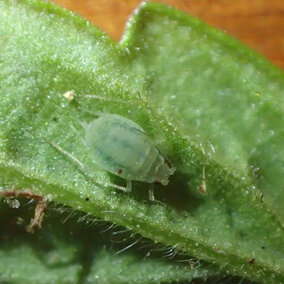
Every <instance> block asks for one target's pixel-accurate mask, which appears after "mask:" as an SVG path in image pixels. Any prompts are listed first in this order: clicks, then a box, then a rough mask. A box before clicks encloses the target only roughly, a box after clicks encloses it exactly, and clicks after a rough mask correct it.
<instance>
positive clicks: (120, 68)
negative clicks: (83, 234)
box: [0, 0, 284, 283]
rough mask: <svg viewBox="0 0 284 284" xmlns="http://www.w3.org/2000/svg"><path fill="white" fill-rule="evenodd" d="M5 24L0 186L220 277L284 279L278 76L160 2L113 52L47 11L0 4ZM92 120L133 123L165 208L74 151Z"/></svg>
mask: <svg viewBox="0 0 284 284" xmlns="http://www.w3.org/2000/svg"><path fill="white" fill-rule="evenodd" d="M0 13H1V24H0V45H1V53H0V80H1V81H0V84H1V87H0V96H1V103H0V104H1V105H0V109H1V113H0V121H1V125H2V127H1V129H0V139H1V140H0V141H1V143H0V182H1V186H2V187H3V189H5V188H10V187H12V186H16V187H17V188H32V190H33V191H35V192H37V193H40V194H42V195H44V196H48V197H49V199H50V200H53V201H54V202H57V203H61V204H64V205H68V206H70V207H71V208H72V209H73V210H81V211H84V212H86V213H88V214H90V215H93V216H96V217H101V218H102V219H103V220H107V221H110V222H112V223H114V224H119V225H121V226H124V227H126V228H127V229H130V230H132V231H133V232H135V233H139V234H141V235H142V236H144V237H147V238H149V239H151V240H153V241H155V242H161V243H164V244H165V245H166V246H172V247H174V249H176V250H179V251H182V252H183V253H185V254H188V255H191V256H193V257H195V258H198V259H202V260H205V261H207V262H209V263H214V264H215V265H217V266H218V267H219V271H220V273H221V274H224V273H226V274H233V275H238V276H240V277H247V278H249V279H251V280H254V281H258V282H265V283H280V282H282V281H284V259H283V253H284V246H283V237H284V234H283V220H284V212H283V206H282V205H281V204H283V201H284V192H283V179H281V177H282V174H283V171H284V170H283V160H284V159H283V156H284V153H283V147H282V146H281V141H282V140H283V139H282V138H283V119H284V118H283V117H284V116H283V109H284V108H283V96H281V92H283V91H282V90H283V85H284V79H283V73H282V72H281V71H279V70H278V69H276V68H275V67H272V66H271V65H270V64H269V63H267V62H266V61H265V60H264V59H262V58H260V57H259V56H258V55H255V54H254V53H253V52H252V51H250V50H248V49H247V48H245V47H244V46H242V45H241V44H239V43H238V42H236V41H235V40H233V39H231V38H229V37H228V36H226V35H224V34H222V33H220V32H219V31H216V30H213V29H212V28H210V27H208V26H206V25H205V24H203V23H202V22H200V21H198V20H196V19H193V18H191V17H189V16H188V15H185V14H183V13H181V12H179V11H176V10H174V9H171V8H168V7H166V6H163V5H160V4H153V3H147V4H145V5H143V6H141V7H140V9H139V10H138V12H137V13H136V14H135V15H134V16H133V18H132V20H131V21H130V23H129V25H128V28H127V31H126V33H125V36H124V39H123V40H122V43H121V44H119V45H118V44H116V43H114V42H112V41H111V40H110V39H109V38H108V37H107V36H106V35H105V34H104V33H102V32H100V31H98V30H97V29H96V28H94V27H92V26H91V25H90V24H89V23H88V22H86V21H84V20H82V19H81V18H79V17H78V16H75V15H73V14H72V13H70V12H67V11H63V10H61V9H60V8H57V7H56V6H53V5H50V4H46V3H43V2H39V1H32V0H29V1H27V0H26V1H20V0H18V1H9V0H5V1H2V2H1V3H0ZM70 90H74V92H75V94H76V97H75V99H74V100H73V101H71V102H68V100H67V99H66V98H64V96H63V94H64V93H65V92H67V91H70ZM85 94H96V95H99V96H101V97H103V98H105V99H94V98H88V97H86V96H85ZM121 100H123V102H121ZM98 112H108V113H117V114H120V115H122V116H125V117H128V118H130V119H131V120H133V121H135V122H137V123H138V124H139V125H141V126H142V127H143V128H144V129H145V130H146V132H147V133H148V134H149V136H151V137H152V138H153V139H154V141H156V143H157V144H158V143H159V148H161V150H162V152H163V153H166V155H167V156H168V157H169V160H170V161H171V162H172V163H173V164H174V166H175V167H176V169H177V171H176V173H175V175H174V176H173V177H172V178H171V181H170V184H169V186H167V187H166V188H165V187H162V186H155V194H156V198H157V199H158V200H161V201H162V202H163V203H164V205H162V204H160V205H159V204H151V203H150V202H147V188H148V187H149V185H147V184H142V183H138V182H137V183H134V192H133V194H125V193H123V192H119V191H117V190H115V189H114V188H111V187H109V186H108V183H110V182H111V183H116V184H119V185H123V184H124V181H123V180H119V179H118V178H115V177H113V176H112V175H110V174H108V173H107V172H105V171H102V170H101V169H99V168H98V167H97V166H96V165H95V164H94V162H93V161H92V160H91V159H90V158H89V157H88V153H87V152H88V151H87V149H86V147H85V146H84V145H83V144H82V142H81V139H82V138H83V135H84V131H83V129H82V127H81V123H82V122H89V121H91V120H92V119H94V115H93V114H95V113H98ZM74 129H75V131H74ZM52 143H53V145H54V143H56V145H58V146H59V147H61V148H60V149H63V151H64V152H65V153H66V152H68V153H70V154H72V155H73V156H74V157H76V158H77V159H79V160H80V161H81V162H82V163H83V164H84V166H85V167H84V169H82V167H80V166H79V165H78V163H76V162H74V159H73V160H72V159H70V156H68V155H66V154H64V152H63V151H61V152H60V151H58V149H55V148H54V147H52V145H51V144H52ZM203 169H205V174H206V178H205V180H206V184H207V191H208V193H207V194H206V195H204V196H202V195H201V194H200V193H199V191H198V190H197V187H198V186H199V185H200V184H201V183H202V171H203ZM103 185H104V186H103ZM86 197H88V199H89V201H86ZM45 226H46V225H45ZM55 231H57V230H55ZM28 255H29V253H28ZM103 255H104V253H102V254H101V259H103V258H104V256H103ZM131 257H132V256H131ZM112 261H114V260H112ZM119 261H122V262H123V261H124V258H123V257H122V258H119ZM150 265H151V264H150ZM107 266H108V265H107ZM133 267H134V268H133V269H134V270H136V271H138V268H137V266H136V265H134V266H133ZM145 267H146V268H145V269H146V270H148V267H147V266H145ZM153 267H154V265H153ZM161 267H162V266H161ZM161 269H163V267H162V268H161ZM169 270H170V269H169ZM95 271H99V270H95ZM153 271H154V272H156V273H158V274H159V271H160V270H159V265H157V267H156V268H155V269H153ZM96 273H97V272H96ZM100 273H101V274H100V275H102V278H103V279H106V280H108V279H109V278H107V276H108V272H107V271H106V272H105V271H102V272H100ZM198 273H199V274H198V277H201V278H204V274H202V271H198ZM214 273H215V272H214ZM214 273H213V274H214ZM169 274H170V273H169ZM209 274H210V273H209ZM156 275H157V274H156ZM207 275H208V274H207ZM92 277H93V276H92V274H90V279H91V280H90V281H91V282H92V281H93V279H94V278H92ZM143 277H144V276H142V278H143ZM142 278H141V279H142ZM128 279H129V280H131V279H130V278H128ZM144 279H145V280H148V279H146V278H144ZM167 279H168V280H167V281H169V279H173V278H167ZM188 279H189V280H190V276H188ZM8 280H9V279H8ZM132 280H133V279H132ZM101 281H103V280H101ZM160 281H164V280H163V279H160Z"/></svg>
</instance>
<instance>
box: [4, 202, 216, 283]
mask: <svg viewBox="0 0 284 284" xmlns="http://www.w3.org/2000/svg"><path fill="white" fill-rule="evenodd" d="M21 201H22V202H23V203H25V202H24V200H21ZM52 209H53V210H49V214H48V216H47V217H46V219H45V221H44V226H43V228H42V229H41V230H40V231H39V232H38V233H37V234H36V235H30V234H27V233H26V232H25V223H26V222H27V221H28V219H29V217H30V211H28V210H27V207H26V206H23V207H22V208H21V209H17V210H15V209H11V208H8V207H7V204H4V203H3V202H1V208H0V217H1V221H0V225H1V231H2V232H4V233H1V235H0V242H1V248H0V281H7V282H5V283H22V284H23V283H36V284H37V283H60V284H61V283H95V282H99V283H133V282H137V283H145V281H147V283H162V282H172V281H187V280H191V279H195V278H200V277H202V278H206V277H208V276H210V275H213V274H214V273H216V272H217V270H216V269H215V272H214V267H213V266H211V267H210V268H206V266H208V265H204V264H202V263H196V265H195V267H194V268H192V269H190V268H189V266H188V261H187V262H186V261H183V262H175V263H171V262H170V261H169V260H166V259H163V260H162V259H160V258H159V257H158V255H157V254H156V256H155V255H154V251H153V255H151V256H150V255H148V257H146V256H147V255H145V249H144V250H142V249H141V248H142V246H140V249H139V250H138V251H137V249H136V250H135V249H130V250H127V252H125V253H124V254H121V255H120V254H116V253H117V252H118V251H120V250H122V249H123V246H126V243H127V242H129V241H130V242H133V240H131V237H130V236H129V235H127V233H121V231H119V228H116V229H112V230H109V228H110V226H109V224H108V225H106V224H101V225H100V226H98V225H97V226H94V225H95V222H96V221H95V220H92V219H90V217H88V216H86V215H83V214H77V216H76V218H75V217H72V216H71V217H70V212H68V210H67V208H58V207H53V208H52ZM59 211H60V212H61V213H60V215H58V213H59ZM77 213H78V212H77ZM78 218H79V219H80V221H81V222H80V223H78V221H77V220H78ZM62 223H63V224H64V226H62ZM15 235H16V236H17V238H15ZM125 238H127V241H123V240H125ZM110 239H112V240H113V241H112V242H110V241H109V240H110ZM146 244H148V245H149V244H150V242H149V241H148V242H146ZM144 245H145V244H144ZM148 249H149V248H148ZM156 249H157V248H156ZM143 254H144V255H143ZM180 260H182V259H180ZM185 260H186V259H185ZM1 283H2V282H1Z"/></svg>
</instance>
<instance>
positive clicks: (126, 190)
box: [48, 141, 131, 192]
mask: <svg viewBox="0 0 284 284" xmlns="http://www.w3.org/2000/svg"><path fill="white" fill-rule="evenodd" d="M48 143H49V144H50V145H51V146H52V147H53V148H55V149H56V150H57V151H58V152H59V153H61V154H62V155H65V156H67V157H68V158H69V159H70V160H71V161H73V162H74V163H75V164H77V165H78V166H79V168H80V170H81V171H82V172H83V173H84V175H87V177H88V178H89V179H91V180H92V181H93V182H94V183H96V184H97V185H100V186H103V187H113V188H116V189H119V190H121V191H124V192H131V188H129V187H128V185H127V187H123V186H119V185H116V184H113V183H110V182H101V181H98V180H95V179H94V178H93V177H91V176H90V175H89V174H87V173H88V172H90V170H89V169H88V168H87V167H86V166H85V165H84V164H83V163H82V162H81V161H80V160H79V159H77V158H76V157H75V156H74V155H72V154H71V153H69V152H67V151H66V150H64V149H63V148H61V147H60V146H59V145H58V144H56V143H55V142H53V141H48ZM127 182H128V183H129V182H130V183H131V181H127Z"/></svg>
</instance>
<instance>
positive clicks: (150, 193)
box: [148, 184, 156, 202]
mask: <svg viewBox="0 0 284 284" xmlns="http://www.w3.org/2000/svg"><path fill="white" fill-rule="evenodd" d="M148 197H149V200H150V201H151V202H155V201H156V199H155V196H154V185H153V184H151V185H150V187H149V191H148Z"/></svg>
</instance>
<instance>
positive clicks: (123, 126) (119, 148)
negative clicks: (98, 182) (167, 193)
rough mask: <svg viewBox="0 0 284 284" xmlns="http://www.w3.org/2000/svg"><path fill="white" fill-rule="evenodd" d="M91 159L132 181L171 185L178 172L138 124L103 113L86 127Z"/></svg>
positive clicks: (129, 183)
mask: <svg viewBox="0 0 284 284" xmlns="http://www.w3.org/2000/svg"><path fill="white" fill-rule="evenodd" d="M84 128H85V144H86V146H87V147H88V150H89V155H90V157H91V158H92V159H93V160H94V161H95V163H96V164H97V165H98V166H99V167H101V168H102V169H104V170H106V171H108V172H111V173H113V174H115V175H117V176H120V177H122V178H124V179H126V180H127V181H128V189H129V191H130V190H131V181H132V180H137V181H142V182H148V183H153V182H157V183H161V184H163V185H167V184H168V182H169V176H170V175H172V174H173V173H174V171H175V168H173V167H171V165H170V163H169V162H168V160H167V159H166V158H165V157H164V156H163V155H162V154H161V153H160V151H159V149H158V148H157V146H156V145H155V144H154V142H153V141H152V140H151V139H150V138H149V136H148V135H147V134H146V133H145V131H144V130H143V129H142V128H141V127H140V126H139V125H138V124H136V123H135V122H133V121H131V120H129V119H127V118H125V117H122V116H120V115H117V114H102V115H100V117H99V118H97V119H94V120H93V121H92V122H90V123H89V124H86V125H84Z"/></svg>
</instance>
